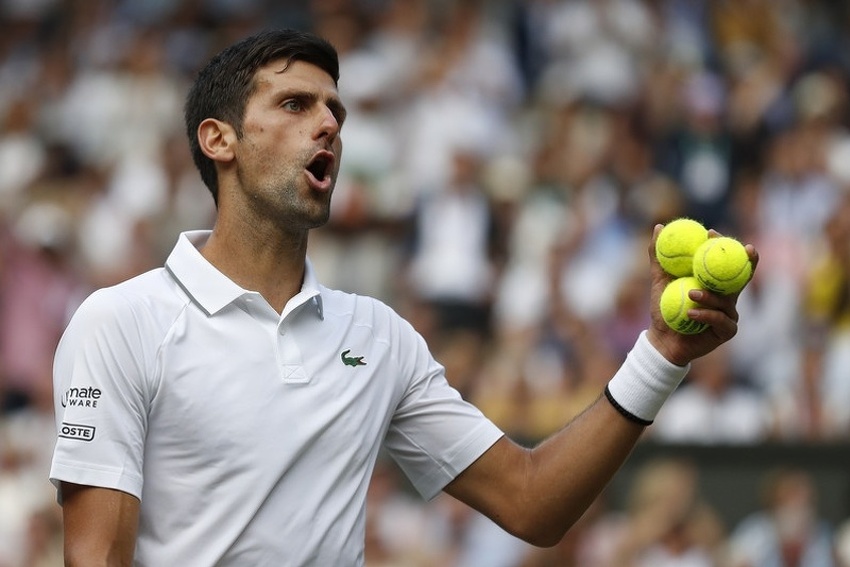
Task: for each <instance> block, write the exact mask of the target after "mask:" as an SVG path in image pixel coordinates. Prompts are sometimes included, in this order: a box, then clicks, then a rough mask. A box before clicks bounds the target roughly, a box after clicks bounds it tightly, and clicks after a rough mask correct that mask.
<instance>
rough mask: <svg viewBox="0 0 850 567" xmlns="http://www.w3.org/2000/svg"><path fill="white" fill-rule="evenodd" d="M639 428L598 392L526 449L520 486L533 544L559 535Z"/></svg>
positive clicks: (611, 472)
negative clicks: (553, 431) (558, 428)
mask: <svg viewBox="0 0 850 567" xmlns="http://www.w3.org/2000/svg"><path fill="white" fill-rule="evenodd" d="M643 430H644V426H642V425H640V424H638V423H636V422H634V421H630V420H628V419H626V418H625V417H623V416H622V415H621V414H620V413H619V412H618V411H617V410H616V409H615V408H614V407H613V406H612V405H611V404H610V402H609V401H608V400H607V399H606V398H604V397H600V398H599V399H598V400H596V402H595V403H594V404H593V405H591V406H590V407H589V408H588V409H587V410H586V411H584V412H583V413H582V414H581V415H579V416H578V417H577V418H576V419H574V420H573V421H572V422H571V423H570V424H569V425H567V426H566V427H564V428H563V429H562V430H561V431H559V432H558V433H557V434H555V435H553V436H551V437H550V438H548V439H547V440H546V441H544V442H543V443H542V444H540V445H539V446H537V447H535V448H534V449H533V450H531V451H529V452H528V457H527V464H526V468H527V471H528V473H527V475H526V479H527V480H526V481H525V486H524V488H523V490H522V493H524V494H525V497H524V499H525V500H526V502H525V503H524V504H523V506H522V507H523V509H524V510H526V511H527V512H528V518H527V521H528V523H527V525H526V527H525V528H524V529H525V530H527V532H528V535H527V536H526V537H527V538H528V539H529V540H530V541H531V542H532V543H535V544H537V545H554V544H555V543H557V542H558V541H560V539H561V538H562V537H563V535H564V533H565V532H566V531H567V530H568V529H569V528H570V527H571V526H572V525H573V524H574V523H575V522H576V521H577V520H578V519H579V518H580V517H581V516H582V514H584V512H585V510H587V508H588V507H589V506H590V505H591V503H593V501H594V500H595V499H596V498H597V497H598V496H599V494H600V493H601V492H602V490H603V489H604V488H605V486H606V485H607V484H608V482H609V481H610V480H611V478H612V477H613V476H614V473H616V472H617V470H618V469H619V467H620V466H621V465H622V464H623V462H624V461H625V460H626V458H627V457H628V456H629V454H630V453H631V451H632V449H633V448H634V446H635V444H636V443H637V441H638V439H639V438H640V435H641V433H642V432H643Z"/></svg>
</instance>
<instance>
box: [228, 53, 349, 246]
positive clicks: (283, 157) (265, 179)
mask: <svg viewBox="0 0 850 567" xmlns="http://www.w3.org/2000/svg"><path fill="white" fill-rule="evenodd" d="M254 80H255V82H256V90H255V92H254V93H253V94H252V95H251V97H250V99H249V100H248V103H247V106H246V108H245V117H244V124H243V136H242V139H241V140H240V141H239V144H238V146H237V148H236V164H237V175H238V177H239V182H240V186H241V189H242V192H243V195H242V196H243V197H244V199H245V201H244V204H245V205H246V206H247V207H249V208H250V209H251V211H252V213H253V214H255V215H259V216H260V217H264V218H269V219H270V220H273V221H274V222H276V223H278V224H280V226H281V227H283V228H286V229H291V230H301V229H310V228H315V227H317V226H320V225H322V224H324V223H325V222H326V221H327V219H328V215H329V211H330V198H331V193H332V192H333V188H334V185H335V183H336V178H337V173H338V172H339V163H340V157H341V154H342V141H341V140H340V137H339V131H340V128H341V127H342V122H343V120H344V119H345V108H344V107H343V105H342V102H341V101H340V99H339V94H338V92H337V88H336V86H335V85H334V81H333V79H332V78H331V76H330V75H328V74H327V73H326V72H325V71H323V70H322V69H320V68H319V67H316V66H315V65H312V64H310V63H305V62H303V61H293V62H291V63H290V64H289V66H288V67H287V65H286V61H274V62H272V63H270V64H268V65H266V66H264V67H261V68H260V69H258V70H257V73H256V75H255V78H254Z"/></svg>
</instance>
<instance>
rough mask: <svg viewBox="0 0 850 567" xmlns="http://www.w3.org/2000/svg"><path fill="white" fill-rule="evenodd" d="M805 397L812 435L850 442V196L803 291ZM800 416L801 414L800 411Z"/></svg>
mask: <svg viewBox="0 0 850 567" xmlns="http://www.w3.org/2000/svg"><path fill="white" fill-rule="evenodd" d="M805 298H806V301H805V330H806V339H807V340H806V342H805V343H804V344H805V358H804V366H803V386H804V390H803V393H804V399H805V400H806V401H807V402H808V407H807V408H806V409H807V410H808V411H806V412H805V413H803V416H804V417H807V418H808V424H809V427H810V430H809V433H810V435H811V436H813V437H815V438H828V439H835V438H845V439H846V438H847V435H848V433H849V432H850V409H848V404H850V384H848V380H847V374H846V372H847V371H846V369H847V368H848V365H850V196H845V197H844V200H843V201H842V202H841V204H840V206H838V207H837V208H836V209H835V210H834V211H833V213H832V215H831V216H830V218H829V219H828V221H827V224H826V228H825V231H824V247H823V249H822V250H819V251H818V254H817V256H816V258H815V261H814V263H813V265H812V269H811V272H810V274H809V276H808V280H807V286H806V293H805ZM801 413H802V412H801Z"/></svg>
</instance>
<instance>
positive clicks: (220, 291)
mask: <svg viewBox="0 0 850 567" xmlns="http://www.w3.org/2000/svg"><path fill="white" fill-rule="evenodd" d="M211 233H212V231H210V230H193V231H189V232H183V233H181V234H180V236H179V238H178V239H177V244H176V245H175V246H174V249H173V250H172V251H171V254H170V255H169V256H168V259H167V260H166V261H165V268H166V269H167V270H168V271H169V272H170V273H171V275H172V276H173V277H174V279H175V280H177V283H179V284H180V286H181V287H182V288H183V289H184V290H185V291H186V293H188V294H189V296H190V297H191V298H192V299H193V300H194V301H195V302H196V303H197V304H198V305H199V306H200V307H201V308H202V309H203V310H204V311H205V312H206V313H207V315H214V314H215V313H217V312H219V311H221V310H222V309H223V308H224V307H226V306H227V305H229V304H230V303H232V302H233V301H235V300H236V299H238V298H240V297H242V296H243V295H245V294H247V293H250V291H249V290H246V289H243V288H242V287H240V286H239V285H237V284H236V283H235V282H234V281H233V280H231V279H230V278H228V277H227V276H225V275H224V274H222V273H221V272H220V271H218V269H217V268H216V267H215V266H213V265H212V264H210V263H209V262H208V261H207V259H206V258H204V257H203V255H201V252H200V250H199V248H200V247H202V246H203V245H204V243H205V242H206V241H207V239H208V238H209V236H210V234H211ZM307 302H310V303H311V304H312V305H314V307H315V309H316V314H317V315H318V317H319V318H320V319H323V318H324V311H323V307H322V295H321V290H320V286H319V282H318V280H317V278H316V273H315V271H314V269H313V265H312V264H311V262H310V260H309V259H307V261H306V265H305V269H304V283H303V284H302V285H301V291H300V292H299V293H298V294H297V295H296V296H295V297H293V298H292V299H290V300H289V303H287V305H286V307H285V308H284V315H285V314H286V313H288V312H290V311H292V310H293V309H295V308H296V307H298V306H299V305H302V304H304V303H307Z"/></svg>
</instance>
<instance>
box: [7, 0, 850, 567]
mask: <svg viewBox="0 0 850 567" xmlns="http://www.w3.org/2000/svg"><path fill="white" fill-rule="evenodd" d="M272 26H277V27H281V26H283V27H298V28H302V29H310V30H312V31H315V32H317V33H319V34H320V35H323V36H324V37H326V38H327V39H329V40H330V41H331V42H332V43H333V44H334V45H335V46H336V47H337V49H338V50H339V53H340V57H341V74H342V77H341V79H340V85H339V87H340V93H341V95H342V97H343V100H344V101H345V103H346V105H347V107H348V110H349V117H348V120H347V122H346V124H345V127H344V129H343V140H344V144H345V150H344V157H343V165H342V170H341V173H340V179H339V183H338V185H337V190H336V194H335V201H334V204H333V209H332V216H331V221H330V223H329V224H328V226H326V227H324V228H322V229H320V230H318V231H316V232H315V233H314V234H313V237H312V240H311V243H310V247H311V249H310V257H311V259H312V261H313V263H314V265H315V267H316V269H317V271H318V273H319V275H320V279H321V280H322V281H323V283H325V284H326V285H328V286H330V287H337V288H341V289H346V290H350V291H356V292H361V293H367V294H370V295H373V296H376V297H378V298H380V299H382V300H384V301H386V302H387V303H389V304H390V305H392V306H393V307H394V308H395V309H397V310H398V311H399V312H400V313H402V314H403V315H404V316H406V317H408V318H409V319H410V320H411V322H413V323H414V325H415V326H416V328H417V329H418V330H419V331H420V332H421V333H422V334H423V335H424V336H425V337H426V339H427V340H428V341H429V343H430V345H431V347H432V349H433V351H434V353H435V355H436V356H437V358H438V359H439V360H440V362H441V363H443V364H444V365H445V366H446V368H447V374H448V377H449V379H450V381H451V382H452V383H453V384H454V385H455V386H456V387H457V388H458V389H459V390H460V391H461V393H462V394H463V395H464V396H465V397H466V398H468V399H470V400H472V401H473V402H474V403H476V404H477V405H478V406H479V407H480V408H481V409H482V410H483V411H484V412H485V413H486V414H487V415H489V416H490V417H491V418H492V419H493V420H494V421H496V423H498V424H499V425H500V426H501V427H502V428H503V429H504V430H505V431H507V432H508V433H509V434H511V435H512V436H513V437H514V438H515V439H517V440H519V441H521V442H525V443H534V442H536V441H538V440H540V439H541V438H543V437H544V436H546V435H547V434H550V433H552V432H553V431H555V430H556V429H558V428H559V427H561V426H562V424H563V423H564V422H565V421H566V420H568V419H569V418H570V417H571V416H574V415H576V414H577V413H578V412H580V411H581V410H582V409H583V408H584V407H586V406H587V404H588V403H590V402H591V401H592V400H593V399H595V398H596V397H597V396H598V395H599V393H600V392H601V389H602V388H603V387H604V384H605V382H606V381H607V379H608V378H609V377H610V376H611V375H612V373H613V372H614V370H615V369H616V368H617V366H618V365H619V364H620V362H621V361H622V359H623V357H624V356H625V354H626V352H627V351H628V349H629V348H630V347H631V345H632V343H633V342H634V340H635V338H636V337H637V334H638V333H639V332H640V330H641V329H643V328H645V327H646V325H647V322H648V307H649V306H648V302H647V298H648V287H647V285H648V272H647V247H648V244H649V238H650V236H651V233H652V227H653V226H654V225H655V224H656V223H659V222H665V221H668V220H670V219H672V218H674V217H677V216H683V215H686V216H690V217H693V218H696V219H698V220H701V221H702V222H704V223H705V224H706V225H707V226H709V227H711V228H715V229H716V230H718V231H720V232H722V233H725V234H729V235H732V236H736V237H738V238H740V239H741V240H743V241H745V242H749V243H753V244H755V245H756V247H757V248H758V250H759V251H760V254H761V260H760V263H759V267H758V271H757V273H756V276H755V279H754V280H753V281H752V282H751V283H750V285H749V287H748V288H747V289H746V290H745V291H744V292H743V294H742V295H741V297H740V300H739V304H738V305H739V311H740V313H741V324H740V330H739V334H738V336H737V337H736V338H735V340H734V341H732V342H731V343H729V344H728V345H726V346H725V347H724V348H721V349H720V350H718V351H716V352H715V353H713V354H712V355H710V356H709V357H706V358H705V359H702V360H700V361H698V362H696V363H695V364H694V365H693V369H692V371H691V373H690V375H689V377H688V378H687V380H686V382H685V384H683V386H682V387H681V388H680V389H679V390H678V391H677V392H676V393H675V394H674V395H673V397H672V398H671V399H670V400H669V402H668V404H667V405H666V406H665V408H664V409H663V410H662V412H661V414H660V415H659V416H658V419H657V421H656V423H655V424H654V425H653V426H652V427H651V428H650V429H649V430H648V431H647V433H646V437H645V438H646V439H648V440H652V441H655V442H658V443H691V444H734V445H747V444H750V445H755V444H759V443H765V442H773V443H783V442H788V443H822V442H829V443H841V442H846V441H850V379H848V378H850V376H848V370H847V369H848V368H850V128H848V127H849V126H850V107H848V104H849V103H850V97H848V95H850V5H848V4H847V3H846V2H843V1H841V0H489V1H484V0H309V1H308V0H302V1H295V0H173V1H172V0H0V30H2V33H0V567H34V566H40V567H46V566H52V565H61V564H62V561H61V515H60V514H59V512H58V507H57V505H56V502H55V492H54V490H53V488H52V486H50V484H49V483H48V482H47V480H46V478H47V470H48V467H49V461H50V456H51V451H52V445H53V436H54V424H53V402H52V389H51V372H52V357H53V352H54V349H55V346H56V342H57V340H58V337H59V336H60V335H61V333H62V331H63V329H64V326H65V324H66V323H67V321H68V318H69V316H70V314H71V313H73V311H74V309H75V308H76V306H77V305H79V303H80V301H81V300H82V299H83V298H84V297H85V296H86V295H87V294H88V293H90V292H91V291H92V290H93V289H95V288H97V287H101V286H105V285H111V284H113V283H116V282H118V281H121V280H123V279H125V278H127V277H130V276H132V275H135V274H138V273H140V272H142V271H145V270H148V269H151V268H154V267H157V266H160V265H161V264H162V262H163V261H164V259H165V257H166V255H167V254H168V252H169V251H170V249H171V246H172V245H173V243H174V241H175V239H176V237H177V234H178V233H179V232H180V231H182V230H188V229H196V228H208V227H210V224H211V221H212V218H213V213H214V208H213V201H212V198H211V197H210V196H209V194H208V192H207V191H206V189H205V187H204V186H203V185H202V184H201V182H200V178H199V176H198V175H197V173H196V171H195V169H194V166H193V164H192V161H191V157H190V156H189V152H188V147H187V143H186V133H185V131H184V126H183V122H182V104H183V97H184V94H185V92H186V89H187V86H188V84H189V83H190V81H191V80H192V78H193V74H194V73H195V72H196V71H197V70H198V68H199V66H200V65H202V64H203V63H204V62H205V61H206V60H207V59H208V58H209V57H210V56H211V55H212V54H214V53H215V52H217V51H218V50H219V49H221V48H222V47H224V46H225V45H228V44H229V43H231V42H233V41H234V40H236V39H238V38H241V37H243V36H244V35H247V34H248V33H250V32H253V31H255V30H259V29H262V28H265V27H272ZM577 458H580V456H577ZM763 480H764V483H763V484H764V490H763V494H762V500H761V501H762V503H763V507H761V508H759V509H754V510H753V511H752V515H751V516H749V517H747V518H745V519H743V520H742V521H741V522H740V523H738V524H736V525H727V524H725V523H724V522H723V520H722V518H720V517H719V516H718V514H717V511H716V510H715V509H714V507H713V506H712V503H711V502H706V501H705V499H704V498H703V497H702V495H701V493H700V480H699V471H698V470H696V469H695V468H694V467H693V465H692V464H690V463H688V462H685V461H682V460H677V459H669V460H666V459H665V460H659V461H657V462H652V463H648V464H647V465H646V467H644V468H642V470H641V471H640V472H639V473H638V474H636V475H635V477H634V479H633V481H632V486H631V490H630V494H629V498H628V502H627V505H626V506H624V507H620V508H614V507H611V506H607V505H606V504H607V503H606V500H605V498H602V499H600V501H599V502H597V503H596V504H595V506H594V508H593V509H592V510H590V511H589V512H588V513H587V514H586V515H585V516H584V518H583V519H582V521H581V523H580V525H579V526H577V527H576V529H574V530H573V531H572V532H571V533H570V534H569V535H568V537H567V538H566V539H565V540H564V541H563V542H562V544H560V545H559V546H557V547H556V548H553V549H549V550H538V549H534V548H531V547H529V546H526V545H524V544H521V543H520V542H518V541H517V540H515V539H513V538H511V537H510V536H507V535H506V534H504V533H503V532H501V531H500V530H499V529H498V528H496V527H495V526H494V525H493V524H492V523H490V522H489V521H488V520H486V519H484V518H482V517H480V516H479V515H477V514H475V513H473V512H471V511H470V510H468V509H466V508H464V507H463V506H460V505H458V504H457V503H456V502H454V501H452V500H451V499H450V498H448V497H443V496H441V497H438V498H437V499H435V500H434V501H432V502H428V503H424V502H421V501H420V500H419V499H418V498H415V497H412V496H411V494H410V492H409V491H408V490H406V489H405V485H404V482H403V479H400V478H399V477H398V471H397V470H396V469H395V468H394V465H393V464H392V463H391V462H384V461H382V462H380V463H379V465H378V469H377V470H376V473H375V477H374V479H373V484H372V491H371V492H370V500H369V505H368V517H369V537H368V540H367V565H370V566H375V567H390V566H398V567H407V566H411V567H414V566H415V567H425V566H439V567H454V566H457V567H461V566H464V567H532V566H539V567H543V566H553V567H554V566H571V565H580V566H583V567H615V566H623V567H626V566H628V567H650V566H651V567H664V566H668V565H669V566H674V565H675V566H685V567H690V566H693V567H703V566H705V567H711V566H716V567H832V566H835V567H839V566H844V567H847V566H850V549H848V547H850V528H848V526H850V523H841V522H839V523H836V522H831V523H830V522H826V521H824V520H823V518H822V517H820V515H819V512H818V508H817V500H818V498H819V497H820V498H823V497H826V496H827V495H823V494H820V495H819V494H818V487H817V485H816V484H815V483H814V482H813V479H812V478H811V476H810V474H809V473H807V472H806V471H805V470H781V471H765V475H764V479H763ZM845 496H846V495H845ZM848 522H850V518H848Z"/></svg>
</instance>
